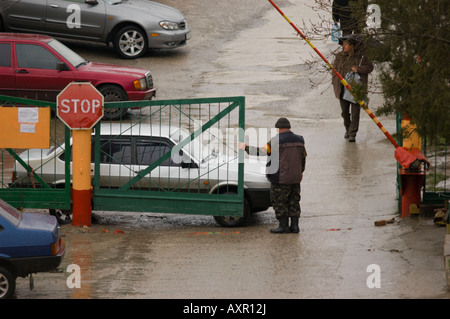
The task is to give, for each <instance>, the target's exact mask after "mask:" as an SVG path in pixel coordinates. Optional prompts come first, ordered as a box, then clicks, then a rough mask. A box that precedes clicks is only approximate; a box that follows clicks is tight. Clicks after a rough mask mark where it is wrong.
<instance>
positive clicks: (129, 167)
mask: <svg viewBox="0 0 450 319" xmlns="http://www.w3.org/2000/svg"><path fill="white" fill-rule="evenodd" d="M151 102H152V103H149V104H151V105H149V106H146V105H145V104H143V103H140V104H139V107H138V108H132V109H131V110H130V111H129V114H128V116H125V117H123V118H122V119H121V120H120V121H105V120H103V121H102V123H101V124H100V125H98V126H96V132H97V131H98V133H97V134H96V137H95V139H94V145H95V146H94V147H93V153H92V158H93V159H95V158H98V160H97V161H96V169H95V171H96V172H98V174H96V178H95V179H94V188H96V189H100V188H101V189H118V190H140V191H158V192H183V193H185V192H188V193H199V194H200V193H210V192H211V191H214V190H216V191H217V192H227V191H229V190H230V189H229V188H231V187H232V188H233V189H234V190H235V191H236V192H237V191H238V187H239V176H238V162H239V158H238V157H239V152H238V151H237V142H238V138H239V127H240V126H241V128H243V123H244V122H243V121H244V119H243V112H242V111H243V105H242V106H241V107H242V110H241V108H239V107H238V106H240V104H239V102H236V100H234V99H227V98H223V99H221V98H215V99H196V100H173V101H151ZM118 106H119V107H120V104H110V105H106V106H105V107H118ZM240 111H241V112H240ZM98 128H100V129H99V130H98ZM97 145H99V146H97ZM241 184H242V182H241ZM221 185H224V187H226V189H224V188H223V187H221Z"/></svg>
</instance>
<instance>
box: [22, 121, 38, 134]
mask: <svg viewBox="0 0 450 319" xmlns="http://www.w3.org/2000/svg"><path fill="white" fill-rule="evenodd" d="M20 133H36V124H24V123H20Z"/></svg>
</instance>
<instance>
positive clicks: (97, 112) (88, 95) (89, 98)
mask: <svg viewBox="0 0 450 319" xmlns="http://www.w3.org/2000/svg"><path fill="white" fill-rule="evenodd" d="M103 102H104V100H103V95H102V94H101V93H100V92H99V91H98V90H97V89H96V88H95V87H94V86H93V85H92V84H91V83H89V82H72V83H70V84H69V85H68V86H66V88H65V89H64V90H62V91H61V93H59V94H58V97H57V98H56V105H57V113H56V114H57V116H58V117H59V118H60V119H61V121H63V122H64V123H65V124H66V125H67V126H68V127H69V128H71V129H72V130H88V129H91V128H93V127H94V125H95V124H96V123H97V122H98V121H100V119H101V118H102V117H103Z"/></svg>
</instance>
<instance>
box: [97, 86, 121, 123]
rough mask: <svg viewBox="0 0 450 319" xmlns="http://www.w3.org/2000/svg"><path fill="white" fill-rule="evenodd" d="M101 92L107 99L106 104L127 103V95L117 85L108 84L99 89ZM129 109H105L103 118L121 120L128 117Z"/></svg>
mask: <svg viewBox="0 0 450 319" xmlns="http://www.w3.org/2000/svg"><path fill="white" fill-rule="evenodd" d="M98 90H99V92H100V93H101V94H102V95H103V96H104V97H105V102H120V101H127V100H128V96H127V93H126V92H125V91H124V90H123V89H122V88H121V87H120V86H117V85H113V84H108V85H103V86H101V87H99V88H98ZM127 112H128V108H123V107H122V108H105V109H104V115H103V118H104V119H105V120H120V119H122V118H123V116H124V115H126V114H127Z"/></svg>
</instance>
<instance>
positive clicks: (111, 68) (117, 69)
mask: <svg viewBox="0 0 450 319" xmlns="http://www.w3.org/2000/svg"><path fill="white" fill-rule="evenodd" d="M78 70H79V71H84V72H104V73H108V74H114V73H116V74H121V75H130V76H133V77H136V78H142V77H144V76H145V73H146V72H147V70H144V69H140V68H134V67H129V66H121V65H116V64H107V63H98V62H89V63H88V64H86V65H83V66H82V67H79V68H78Z"/></svg>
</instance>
